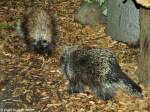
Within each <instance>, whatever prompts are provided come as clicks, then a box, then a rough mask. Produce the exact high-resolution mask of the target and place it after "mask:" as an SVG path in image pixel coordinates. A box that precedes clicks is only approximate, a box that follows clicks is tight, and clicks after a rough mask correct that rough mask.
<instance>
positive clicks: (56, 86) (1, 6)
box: [0, 0, 150, 112]
mask: <svg viewBox="0 0 150 112" xmlns="http://www.w3.org/2000/svg"><path fill="white" fill-rule="evenodd" d="M38 2H39V3H40V4H46V3H47V0H41V1H38ZM52 4H53V5H52V6H51V9H52V10H53V11H54V12H55V13H56V17H57V29H58V35H59V38H60V39H59V42H58V46H57V48H56V50H55V52H54V54H53V55H52V57H50V58H47V57H44V56H42V55H38V54H34V53H31V52H27V51H26V45H25V44H24V43H23V41H22V40H21V39H20V38H19V36H18V35H17V33H16V31H15V26H16V22H17V18H18V17H19V16H20V15H21V14H22V11H23V9H24V4H23V2H22V1H20V0H13V1H12V0H9V1H5V0H1V2H0V24H1V25H0V51H1V52H0V75H1V76H0V77H1V78H0V90H1V92H0V109H1V108H5V109H8V108H13V109H22V111H27V110H23V109H30V110H29V111H35V112H148V111H149V110H150V107H149V105H148V103H149V102H148V89H146V88H144V87H143V85H142V84H139V85H140V86H141V87H142V89H143V94H144V99H139V98H136V97H132V96H130V95H128V94H125V93H124V92H122V91H118V92H117V93H116V96H115V97H114V98H113V99H112V100H109V101H103V100H101V99H99V98H97V97H96V96H95V95H94V93H92V92H91V91H90V90H89V89H88V88H87V89H86V91H85V92H84V93H77V94H72V95H69V94H68V93H67V91H66V89H67V86H68V83H67V82H66V80H65V79H64V78H63V74H62V73H61V71H60V69H59V57H60V54H61V53H62V51H63V49H64V46H66V45H76V44H80V45H81V44H85V45H90V46H99V47H103V48H107V49H109V50H110V51H112V52H113V53H114V55H115V56H116V57H117V59H118V61H119V64H120V66H121V67H122V69H123V71H124V72H126V73H127V74H128V75H129V77H131V78H132V79H133V80H134V81H136V82H137V83H138V79H137V76H136V73H137V72H136V71H137V69H138V67H137V65H138V54H139V49H138V48H130V47H129V46H128V45H126V44H124V43H121V42H117V41H115V40H112V38H111V37H110V36H107V35H106V33H105V30H106V27H105V25H100V26H97V27H95V28H94V27H90V26H82V25H80V24H79V23H77V22H75V21H74V13H75V11H76V9H77V8H78V7H79V5H80V0H53V3H52ZM32 109H34V110H32ZM0 111H1V110H0ZM15 111H16V110H15ZM20 111H21V110H20Z"/></svg>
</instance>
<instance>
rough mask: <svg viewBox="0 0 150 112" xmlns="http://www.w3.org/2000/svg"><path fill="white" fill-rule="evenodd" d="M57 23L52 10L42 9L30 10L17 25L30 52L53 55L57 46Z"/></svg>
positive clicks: (33, 8)
mask: <svg viewBox="0 0 150 112" xmlns="http://www.w3.org/2000/svg"><path fill="white" fill-rule="evenodd" d="M54 23H55V21H54V17H53V15H52V13H51V12H50V10H48V9H46V8H42V7H38V6H35V7H31V8H28V9H27V11H26V13H25V14H24V15H23V17H22V18H21V20H19V22H18V24H17V32H18V34H19V35H20V37H21V38H23V40H25V42H26V43H27V45H28V48H29V50H30V51H35V52H37V53H40V54H43V53H47V54H48V55H51V53H52V51H53V49H54V47H55V44H56V40H57V39H56V31H55V30H56V28H55V24H54Z"/></svg>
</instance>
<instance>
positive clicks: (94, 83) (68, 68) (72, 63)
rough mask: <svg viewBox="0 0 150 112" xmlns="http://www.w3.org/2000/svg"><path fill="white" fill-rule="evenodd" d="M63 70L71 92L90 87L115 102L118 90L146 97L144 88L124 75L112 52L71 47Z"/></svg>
mask: <svg viewBox="0 0 150 112" xmlns="http://www.w3.org/2000/svg"><path fill="white" fill-rule="evenodd" d="M60 67H61V69H62V71H63V72H64V74H65V77H66V78H67V80H68V81H69V89H68V91H69V93H78V92H81V91H84V85H87V86H89V87H90V88H91V89H92V90H93V91H94V92H95V93H96V95H97V96H98V97H100V98H101V99H103V100H108V99H111V98H112V97H113V96H114V93H115V91H116V90H117V89H118V88H121V89H123V90H128V91H129V93H131V94H132V95H135V96H138V97H143V95H142V90H141V88H140V87H139V86H138V85H137V84H136V83H135V82H133V81H132V80H131V79H130V78H129V77H128V76H127V75H126V74H125V73H123V72H122V70H121V68H120V66H119V64H118V62H117V60H116V58H115V57H114V56H113V54H112V53H111V52H109V51H108V50H106V49H102V48H94V47H93V48H92V47H85V46H84V47H82V48H81V47H80V48H79V47H70V48H67V49H65V50H64V52H63V54H62V55H61V58H60Z"/></svg>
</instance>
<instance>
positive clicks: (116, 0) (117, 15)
mask: <svg viewBox="0 0 150 112" xmlns="http://www.w3.org/2000/svg"><path fill="white" fill-rule="evenodd" d="M107 7H108V18H107V33H108V35H110V36H112V38H113V39H115V40H118V41H122V42H125V43H128V44H129V45H134V46H135V45H138V42H139V31H140V26H139V9H138V8H137V7H136V5H135V3H134V2H133V1H132V0H128V1H127V2H126V3H123V0H108V5H107Z"/></svg>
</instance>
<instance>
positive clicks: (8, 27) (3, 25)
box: [0, 23, 14, 29]
mask: <svg viewBox="0 0 150 112" xmlns="http://www.w3.org/2000/svg"><path fill="white" fill-rule="evenodd" d="M0 29H14V26H12V25H10V24H8V23H0Z"/></svg>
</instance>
